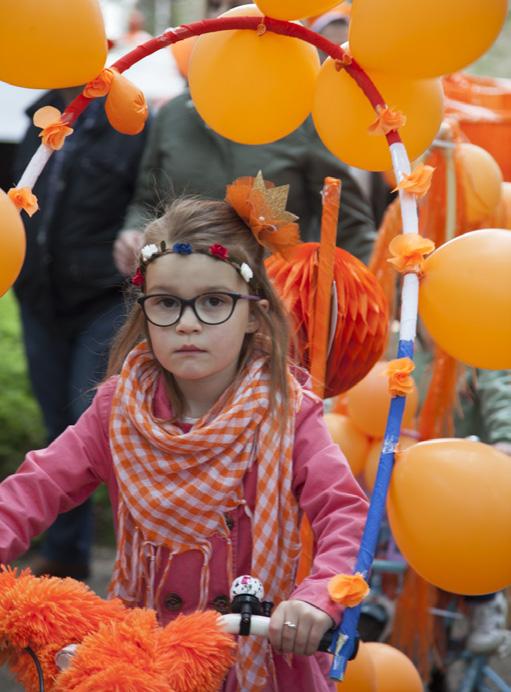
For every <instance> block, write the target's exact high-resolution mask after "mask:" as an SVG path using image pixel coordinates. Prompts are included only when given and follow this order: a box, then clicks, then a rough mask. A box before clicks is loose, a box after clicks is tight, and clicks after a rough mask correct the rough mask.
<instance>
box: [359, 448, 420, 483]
mask: <svg viewBox="0 0 511 692" xmlns="http://www.w3.org/2000/svg"><path fill="white" fill-rule="evenodd" d="M414 444H417V440H416V439H415V438H413V437H408V435H402V436H401V437H400V438H399V449H400V450H401V451H404V450H405V449H408V447H411V446H412V445H414ZM381 447H382V440H375V441H374V442H373V443H372V444H371V447H370V448H369V453H368V455H367V458H366V462H365V465H364V481H365V484H366V487H367V489H368V490H369V491H372V489H373V488H374V482H375V480H376V474H377V473H378V464H379V462H380V456H381Z"/></svg>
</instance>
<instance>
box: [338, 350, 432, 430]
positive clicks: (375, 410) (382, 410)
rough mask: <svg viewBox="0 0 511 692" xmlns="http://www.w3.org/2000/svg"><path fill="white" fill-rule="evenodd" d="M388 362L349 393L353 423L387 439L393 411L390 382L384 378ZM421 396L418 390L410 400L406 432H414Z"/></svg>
mask: <svg viewBox="0 0 511 692" xmlns="http://www.w3.org/2000/svg"><path fill="white" fill-rule="evenodd" d="M387 365H388V362H387V361H379V362H378V363H376V365H375V366H374V367H373V369H372V370H371V371H370V372H369V373H368V374H367V375H366V376H365V377H364V379H363V380H361V381H360V382H359V383H358V384H356V385H355V386H354V387H353V389H350V390H349V392H348V393H347V399H348V415H349V417H350V418H351V420H352V422H353V423H354V424H355V425H356V426H357V428H360V430H363V431H364V432H365V433H366V435H370V436H371V437H383V436H384V434H385V426H386V423H387V415H388V412H389V407H390V400H391V397H390V394H389V390H388V380H387V377H386V376H385V375H384V374H383V373H384V370H385V368H386V367H387ZM418 401H419V396H418V393H417V388H416V387H415V385H414V387H413V390H412V392H411V393H410V394H409V395H408V396H407V397H406V403H405V409H404V413H403V423H402V426H403V428H413V427H414V425H413V422H414V417H415V413H416V411H417V404H418Z"/></svg>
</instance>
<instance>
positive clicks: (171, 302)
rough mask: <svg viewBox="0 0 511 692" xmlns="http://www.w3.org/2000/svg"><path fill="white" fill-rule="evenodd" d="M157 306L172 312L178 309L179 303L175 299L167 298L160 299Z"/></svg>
mask: <svg viewBox="0 0 511 692" xmlns="http://www.w3.org/2000/svg"><path fill="white" fill-rule="evenodd" d="M157 304H158V306H159V307H162V308H166V309H167V310H172V309H174V308H176V307H177V305H178V302H177V300H176V299H175V298H170V297H165V298H160V299H159V301H158V303H157Z"/></svg>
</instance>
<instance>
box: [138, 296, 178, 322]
mask: <svg viewBox="0 0 511 692" xmlns="http://www.w3.org/2000/svg"><path fill="white" fill-rule="evenodd" d="M144 307H145V314H146V317H147V319H148V320H150V321H151V322H153V324H159V325H161V326H162V327H165V326H167V325H169V324H172V323H173V322H177V320H178V318H179V312H180V310H181V301H180V300H179V299H178V298H174V297H173V296H149V298H147V299H146V300H145V301H144Z"/></svg>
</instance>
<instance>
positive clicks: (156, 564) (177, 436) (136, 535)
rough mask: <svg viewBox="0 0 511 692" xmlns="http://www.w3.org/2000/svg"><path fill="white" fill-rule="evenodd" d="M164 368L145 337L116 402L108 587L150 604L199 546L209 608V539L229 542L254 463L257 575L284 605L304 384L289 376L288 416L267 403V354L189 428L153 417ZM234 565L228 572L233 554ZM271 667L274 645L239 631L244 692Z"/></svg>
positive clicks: (294, 529) (294, 528)
mask: <svg viewBox="0 0 511 692" xmlns="http://www.w3.org/2000/svg"><path fill="white" fill-rule="evenodd" d="M160 374H161V370H160V368H159V367H158V364H157V362H156V361H155V359H154V356H153V354H152V352H151V350H150V348H149V346H148V344H147V343H146V342H143V343H141V344H139V345H138V346H136V347H135V348H134V349H133V350H132V351H131V352H130V353H129V354H128V356H127V358H126V360H125V362H124V365H123V368H122V371H121V374H120V378H119V382H118V385H117V388H116V391H115V394H114V398H113V402H112V414H111V419H110V447H111V450H112V456H113V461H114V468H115V474H116V478H117V482H118V485H119V508H118V520H119V521H118V533H119V536H118V547H117V559H116V563H115V568H114V574H113V577H112V583H111V589H110V591H111V594H112V595H116V596H120V597H121V598H122V599H123V600H125V601H126V602H128V603H132V604H136V605H146V606H148V607H154V604H155V601H157V600H158V597H159V592H158V591H157V590H156V595H155V589H156V585H155V578H156V575H157V574H159V573H160V572H161V571H162V569H163V576H162V577H161V578H159V582H160V585H163V583H164V581H165V577H166V575H167V573H168V569H169V568H170V569H171V561H172V557H173V556H174V555H177V554H180V553H183V552H185V551H188V550H200V551H201V552H202V554H203V558H204V561H203V569H202V573H201V577H200V578H201V589H200V590H201V600H200V603H199V608H201V609H203V608H205V607H206V604H207V598H208V582H209V557H210V554H211V543H210V539H211V537H212V536H213V535H214V534H215V533H219V534H221V535H223V536H224V537H225V539H226V541H227V542H228V545H229V546H230V541H229V530H228V528H227V525H226V522H225V516H224V515H225V513H226V512H229V511H231V510H233V509H235V508H236V507H238V506H239V505H241V504H245V501H244V497H243V495H244V493H243V478H244V476H245V474H246V472H247V471H248V470H249V468H250V467H251V465H252V463H253V462H255V463H257V498H256V504H255V511H254V514H253V517H252V573H253V575H254V576H256V577H257V578H258V579H260V580H261V582H262V583H263V586H264V589H265V594H266V598H267V599H268V600H271V601H273V602H274V603H279V602H280V601H281V600H283V599H285V598H287V597H288V595H289V594H290V592H291V590H292V588H293V586H294V574H295V570H294V566H295V565H296V561H297V557H298V553H299V533H298V506H297V502H296V499H295V497H294V495H293V492H292V453H293V442H294V424H295V413H296V411H297V410H298V409H299V407H300V405H301V396H302V388H301V386H300V384H299V383H298V382H297V381H296V379H295V378H294V377H293V376H292V375H291V374H289V381H290V411H291V415H290V412H289V411H283V410H282V405H277V406H276V407H275V408H273V409H270V402H269V384H270V373H269V367H268V358H267V356H259V357H256V358H254V359H253V360H252V361H251V362H250V363H249V365H248V366H247V368H246V370H245V371H244V372H243V373H242V374H241V378H240V380H238V381H237V382H236V384H235V385H233V386H231V387H230V388H229V389H228V390H227V391H226V392H225V393H224V395H223V396H222V397H221V398H220V400H219V401H218V402H217V404H215V406H214V407H213V409H212V410H211V411H210V412H209V413H208V414H206V415H205V416H203V417H202V418H201V419H200V420H199V421H198V422H197V423H196V424H195V425H194V427H193V428H192V430H190V432H188V433H183V431H182V430H181V428H179V427H178V426H176V425H175V424H173V423H170V422H168V421H164V420H161V419H159V418H156V417H155V416H154V413H153V401H154V397H155V392H156V387H157V384H158V379H159V376H160ZM283 416H285V417H286V419H287V424H286V427H285V432H284V433H282V432H281V428H280V421H281V420H282V418H283ZM247 510H248V508H247ZM167 551H168V552H167ZM162 556H163V557H162ZM162 560H165V562H166V564H165V565H163V564H162ZM229 562H230V563H231V564H229V565H227V569H228V576H229V577H232V559H231V558H230V557H229ZM268 666H271V660H270V657H269V646H268V642H267V641H266V640H262V639H260V638H256V637H247V638H243V639H241V638H240V645H239V650H238V660H237V664H236V670H237V675H238V681H239V685H240V689H241V690H243V692H252V691H253V690H254V691H255V690H258V689H260V688H261V687H262V686H264V684H265V680H266V678H267V675H268Z"/></svg>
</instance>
